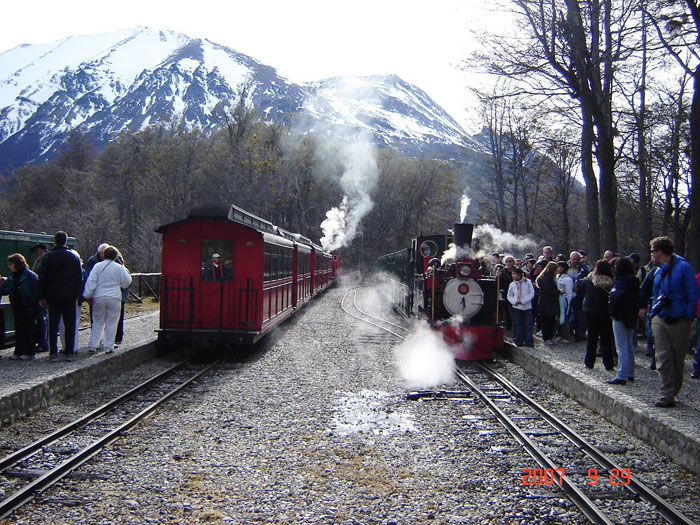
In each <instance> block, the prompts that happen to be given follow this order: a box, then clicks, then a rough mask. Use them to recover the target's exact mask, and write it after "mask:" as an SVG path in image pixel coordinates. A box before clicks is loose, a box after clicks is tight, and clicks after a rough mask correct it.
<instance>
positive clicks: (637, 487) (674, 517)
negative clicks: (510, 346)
mask: <svg viewBox="0 0 700 525" xmlns="http://www.w3.org/2000/svg"><path fill="white" fill-rule="evenodd" d="M473 366H474V367H475V368H478V369H480V370H481V371H482V372H483V373H485V374H486V375H488V376H490V377H491V378H492V379H493V380H494V381H496V382H497V383H498V384H500V385H501V387H503V388H504V389H505V390H507V391H509V392H510V393H511V394H512V395H514V396H516V397H518V398H519V399H521V400H522V401H524V402H525V403H526V404H527V405H528V406H529V407H530V408H531V409H533V410H534V411H535V412H536V413H537V414H538V415H539V416H540V417H541V418H542V419H544V420H545V421H547V423H549V424H550V425H551V426H552V427H553V428H554V429H555V430H557V431H558V432H560V433H561V434H562V435H563V436H564V437H566V438H567V439H568V440H569V441H571V443H573V444H574V445H575V446H576V447H578V448H579V449H580V450H582V451H583V452H584V453H586V454H587V455H588V456H590V457H591V459H593V461H595V462H596V463H598V465H600V466H601V467H603V468H605V469H606V470H607V471H608V472H609V471H611V470H612V469H617V470H618V471H622V468H621V467H620V466H618V465H617V464H616V463H615V462H614V461H613V460H612V459H610V458H609V457H607V456H606V455H605V454H603V452H601V451H600V450H599V449H598V448H597V447H595V446H594V445H592V444H590V443H588V442H587V441H586V440H585V439H584V438H583V437H581V436H580V435H579V434H578V433H576V432H575V431H574V430H573V429H571V428H570V427H569V426H568V425H567V424H566V423H564V422H563V421H561V420H560V419H559V418H557V417H556V416H555V415H554V414H552V413H550V412H549V411H548V410H547V409H545V408H544V407H542V406H540V405H539V404H538V403H537V402H536V401H535V400H534V399H532V398H531V397H530V396H528V395H527V394H526V393H525V392H523V391H522V390H521V389H520V388H518V387H517V386H515V385H514V384H513V383H511V382H510V381H509V380H508V379H507V378H505V377H503V376H502V375H501V374H499V373H498V372H496V371H495V370H493V369H492V368H491V367H490V366H488V365H487V364H485V363H479V362H474V363H473ZM623 486H624V487H626V488H627V489H628V490H630V491H631V492H632V493H634V494H635V495H638V496H639V497H640V498H642V499H644V500H645V501H647V502H648V503H650V504H652V505H653V506H654V507H656V509H657V511H658V512H659V514H661V515H662V516H663V517H664V518H665V519H666V520H667V521H668V522H669V523H674V524H684V525H692V524H693V521H692V520H690V519H689V518H688V517H687V516H685V515H684V514H683V513H681V512H680V511H679V510H678V509H676V508H675V507H674V506H673V505H671V504H670V503H669V502H667V501H666V500H664V499H663V498H662V497H661V496H659V495H658V494H657V493H656V492H654V491H653V490H652V489H650V488H649V487H647V486H646V485H645V484H644V483H642V482H641V481H640V480H639V479H637V478H636V477H634V476H632V475H631V474H630V482H629V484H628V485H623Z"/></svg>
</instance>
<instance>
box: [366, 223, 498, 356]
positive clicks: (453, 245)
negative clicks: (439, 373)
mask: <svg viewBox="0 0 700 525" xmlns="http://www.w3.org/2000/svg"><path fill="white" fill-rule="evenodd" d="M473 232H474V225H473V224H467V223H457V224H455V225H454V229H453V230H452V231H448V232H446V233H445V234H442V235H426V236H420V237H416V238H414V239H413V240H412V242H411V247H410V248H405V249H403V250H399V251H398V252H394V253H390V254H387V255H384V256H382V257H379V258H378V259H377V269H378V270H379V271H381V272H384V273H387V274H389V275H390V283H391V300H392V303H393V304H394V306H395V308H396V309H397V310H398V311H399V312H400V313H402V314H403V315H405V316H407V317H416V318H419V319H425V320H427V322H428V323H430V325H431V326H432V327H433V329H435V330H438V331H440V332H442V334H443V338H444V340H445V341H446V342H447V343H448V344H449V345H450V346H451V347H453V349H454V350H455V358H456V359H460V360H479V359H491V358H492V350H493V349H494V348H502V347H503V327H502V326H501V323H500V319H499V312H498V304H499V294H500V290H499V288H500V283H499V279H498V278H495V279H494V278H490V277H484V276H482V275H481V272H480V270H479V266H478V263H477V261H476V260H475V259H474V258H473V257H472V255H471V254H472V253H476V252H477V251H478V239H474V242H473V243H472V235H473ZM472 244H473V246H472ZM448 249H449V251H448ZM446 252H447V254H446ZM450 254H452V255H454V257H453V260H452V261H451V262H448V263H446V264H443V263H442V262H441V260H440V258H441V257H442V258H443V259H444V258H445V256H449V255H450Z"/></svg>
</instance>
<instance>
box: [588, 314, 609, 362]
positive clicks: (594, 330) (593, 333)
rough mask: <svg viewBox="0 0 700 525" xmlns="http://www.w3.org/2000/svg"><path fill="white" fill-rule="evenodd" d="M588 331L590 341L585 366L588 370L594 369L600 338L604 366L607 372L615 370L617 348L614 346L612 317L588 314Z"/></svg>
mask: <svg viewBox="0 0 700 525" xmlns="http://www.w3.org/2000/svg"><path fill="white" fill-rule="evenodd" d="M586 329H587V330H588V341H587V342H586V358H585V359H584V363H585V365H586V366H587V367H588V368H593V365H594V364H595V357H596V353H597V351H598V338H600V350H601V352H602V353H603V365H605V369H606V370H612V369H613V368H615V357H614V354H615V346H614V344H613V330H612V321H611V320H610V316H609V315H608V314H592V313H588V312H586Z"/></svg>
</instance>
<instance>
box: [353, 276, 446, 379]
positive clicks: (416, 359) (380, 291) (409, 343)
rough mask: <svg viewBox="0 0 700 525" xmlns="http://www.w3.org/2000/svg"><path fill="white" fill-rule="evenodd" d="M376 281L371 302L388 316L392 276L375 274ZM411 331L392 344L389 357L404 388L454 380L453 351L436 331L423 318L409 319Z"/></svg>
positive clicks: (393, 290)
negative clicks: (391, 353)
mask: <svg viewBox="0 0 700 525" xmlns="http://www.w3.org/2000/svg"><path fill="white" fill-rule="evenodd" d="M377 277H378V284H377V285H376V286H375V287H374V289H373V290H372V296H371V298H370V299H371V300H368V301H367V302H369V303H371V304H372V305H373V306H374V307H375V308H377V309H378V310H379V311H380V312H381V313H380V314H378V315H379V316H380V317H382V318H383V319H388V318H389V317H388V315H387V314H390V313H391V312H390V310H391V304H392V294H393V293H394V292H395V289H394V288H393V286H392V284H391V279H392V277H391V276H389V275H387V274H379V275H378V276H377ZM409 329H410V330H411V333H410V334H408V335H406V336H405V337H406V339H405V340H404V341H402V342H401V343H399V344H398V345H396V346H395V347H394V348H393V358H394V363H395V365H396V369H397V370H398V372H399V374H400V376H401V379H402V381H403V382H404V383H405V384H406V386H407V387H408V388H430V387H434V386H438V385H443V384H448V383H452V382H454V379H455V376H454V370H455V361H454V352H453V351H452V349H451V348H450V347H449V346H448V345H447V343H445V341H444V340H443V338H442V334H441V333H440V332H436V331H435V330H433V329H432V328H430V326H429V325H428V324H426V323H425V322H424V321H413V322H412V323H411V326H410V327H409Z"/></svg>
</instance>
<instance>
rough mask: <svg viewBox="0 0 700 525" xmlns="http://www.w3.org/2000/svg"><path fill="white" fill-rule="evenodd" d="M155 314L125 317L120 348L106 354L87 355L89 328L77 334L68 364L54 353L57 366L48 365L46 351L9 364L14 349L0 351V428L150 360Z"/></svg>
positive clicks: (153, 348) (154, 338) (154, 354)
mask: <svg viewBox="0 0 700 525" xmlns="http://www.w3.org/2000/svg"><path fill="white" fill-rule="evenodd" d="M158 316H159V312H158V311H155V312H151V313H147V314H144V315H141V316H138V317H133V318H131V319H125V320H124V341H123V344H121V345H120V346H119V348H118V349H117V350H115V351H114V353H111V354H105V353H98V354H95V355H89V354H88V352H87V343H88V339H89V337H90V329H89V328H88V327H82V328H81V330H80V332H79V343H78V355H77V356H76V359H75V361H72V362H66V361H64V360H63V354H59V362H58V363H51V362H50V361H49V355H48V353H40V354H37V356H38V358H37V359H36V360H34V361H13V360H10V359H8V357H9V356H10V355H11V354H12V353H13V351H14V349H13V348H7V349H4V350H0V354H2V359H0V428H1V427H5V426H7V425H10V424H11V423H12V422H13V421H16V420H17V419H19V418H23V417H26V416H27V415H29V414H31V413H33V412H35V411H37V410H40V409H43V408H46V407H48V406H51V405H53V404H55V403H57V402H59V401H60V400H61V399H63V398H65V397H67V396H70V395H72V394H74V393H76V392H78V391H80V390H82V389H85V388H87V387H89V386H90V385H93V384H95V383H97V382H99V381H100V380H102V379H104V378H105V377H108V376H110V375H112V374H114V373H116V372H119V371H123V370H128V369H131V368H133V367H135V366H137V365H138V364H139V363H142V362H144V361H146V360H149V359H152V358H153V357H155V356H156V355H157V349H156V344H155V343H156V335H155V333H154V330H155V329H156V328H157V327H158ZM59 347H60V342H59Z"/></svg>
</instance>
